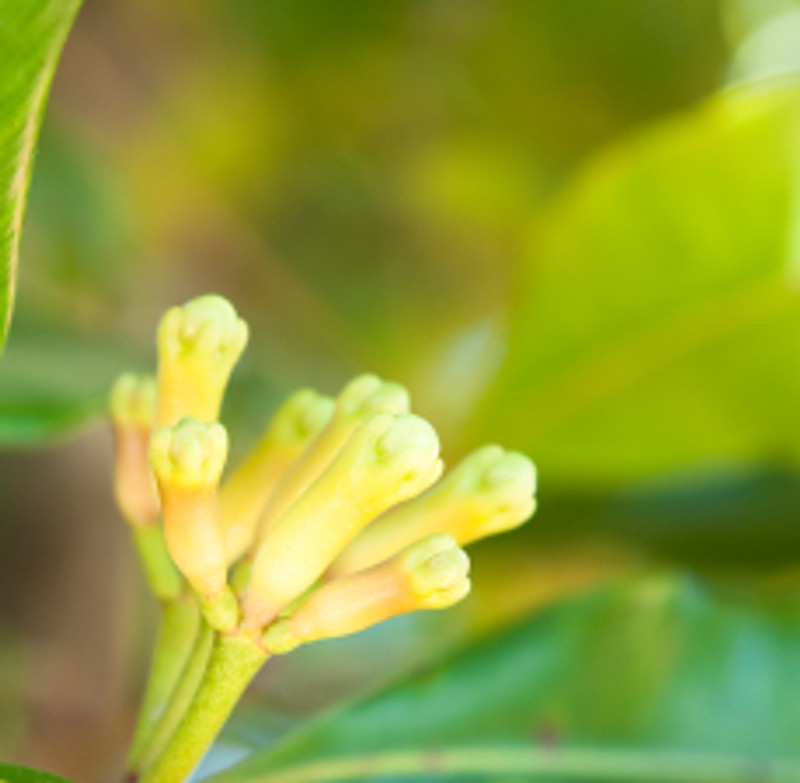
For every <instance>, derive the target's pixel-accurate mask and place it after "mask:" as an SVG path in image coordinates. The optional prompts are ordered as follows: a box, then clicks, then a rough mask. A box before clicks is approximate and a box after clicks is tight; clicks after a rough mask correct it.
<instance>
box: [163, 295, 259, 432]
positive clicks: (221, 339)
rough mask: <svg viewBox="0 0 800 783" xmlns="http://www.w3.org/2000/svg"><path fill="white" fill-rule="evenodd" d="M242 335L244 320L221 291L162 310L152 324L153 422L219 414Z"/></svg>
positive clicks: (244, 334)
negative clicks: (155, 328) (155, 365)
mask: <svg viewBox="0 0 800 783" xmlns="http://www.w3.org/2000/svg"><path fill="white" fill-rule="evenodd" d="M247 335H248V329H247V324H246V323H245V322H244V321H242V320H241V319H240V318H239V317H238V316H237V315H236V311H235V310H234V309H233V307H232V305H231V304H230V303H229V302H228V301H227V300H226V299H224V298H223V297H221V296H215V295H210V296H201V297H198V298H197V299H192V300H191V301H190V302H187V303H186V304H185V305H183V306H182V307H173V308H171V309H170V310H168V311H167V312H166V314H165V315H164V317H163V318H162V319H161V323H160V325H159V327H158V419H157V423H158V425H159V426H164V425H170V424H175V422H177V421H178V420H179V419H182V418H183V417H184V416H191V417H193V418H195V419H198V420H200V421H215V420H216V419H218V418H219V411H220V408H221V406H222V397H223V395H224V393H225V387H226V386H227V385H228V379H229V378H230V374H231V372H232V370H233V366H234V365H235V364H236V362H237V360H238V359H239V356H241V353H242V351H243V350H244V347H245V344H246V343H247Z"/></svg>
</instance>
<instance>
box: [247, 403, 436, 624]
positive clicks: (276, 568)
mask: <svg viewBox="0 0 800 783" xmlns="http://www.w3.org/2000/svg"><path fill="white" fill-rule="evenodd" d="M441 470H442V463H441V460H440V459H439V439H438V437H437V435H436V432H435V430H434V429H433V427H431V425H430V424H428V422H426V421H425V420H424V419H421V418H419V417H418V416H413V415H411V414H405V415H400V416H393V415H391V414H388V413H377V414H374V415H372V416H370V417H369V418H368V419H367V420H366V421H365V422H364V423H363V424H361V426H359V427H358V429H356V431H355V432H354V433H353V435H352V436H351V437H350V439H349V440H348V441H347V443H346V444H345V446H344V448H343V449H342V450H341V452H339V454H338V455H337V456H336V458H335V459H334V460H333V462H331V464H330V465H329V466H328V467H327V468H326V470H325V471H324V472H323V473H322V475H321V476H319V478H318V479H317V480H316V481H315V482H314V483H313V484H312V485H311V486H310V487H309V488H308V489H307V490H306V491H305V492H304V493H303V494H302V495H301V496H300V497H299V498H298V499H297V500H296V501H295V502H294V503H293V504H292V505H291V506H290V507H289V509H288V510H287V511H286V513H285V514H284V515H283V516H282V517H281V518H280V520H279V521H278V522H277V524H275V525H273V526H272V527H271V528H270V529H269V530H268V531H267V534H266V536H265V537H264V540H263V541H262V543H261V545H260V547H259V550H258V552H257V554H256V557H255V561H254V563H253V572H252V581H251V584H250V591H249V593H248V595H247V598H246V600H245V604H244V616H245V621H246V622H247V624H248V625H249V626H250V627H252V628H257V627H260V626H263V625H265V624H266V623H267V622H269V621H271V620H272V619H274V617H275V616H276V615H277V614H278V613H279V612H280V611H281V610H282V609H283V608H284V607H286V606H287V605H288V604H289V603H290V602H291V601H292V600H293V599H295V598H296V597H297V596H298V595H300V594H301V593H302V592H303V591H304V590H306V589H307V588H308V587H310V586H311V585H312V584H313V583H314V582H315V581H316V580H317V579H318V578H319V577H320V576H321V575H322V574H323V572H324V571H325V570H326V569H327V568H328V567H329V566H330V564H331V562H332V561H333V560H334V558H335V557H336V556H337V555H338V554H339V553H340V552H341V551H342V550H343V549H344V547H345V546H347V544H348V543H349V542H350V541H351V540H352V539H353V538H354V537H355V536H356V535H357V534H358V533H359V532H360V531H361V530H362V529H363V528H364V527H365V526H366V525H367V524H369V523H370V522H371V521H372V520H373V519H375V518H376V517H377V516H378V515H379V514H381V513H383V512H384V511H386V510H387V509H388V508H390V507H391V506H393V505H395V504H397V503H401V502H403V501H404V500H408V499H409V498H411V497H414V496H415V495H417V494H419V493H420V492H422V491H423V490H425V489H426V488H427V487H429V486H430V485H431V484H432V483H433V482H434V481H436V479H437V478H438V477H439V475H440V474H441Z"/></svg>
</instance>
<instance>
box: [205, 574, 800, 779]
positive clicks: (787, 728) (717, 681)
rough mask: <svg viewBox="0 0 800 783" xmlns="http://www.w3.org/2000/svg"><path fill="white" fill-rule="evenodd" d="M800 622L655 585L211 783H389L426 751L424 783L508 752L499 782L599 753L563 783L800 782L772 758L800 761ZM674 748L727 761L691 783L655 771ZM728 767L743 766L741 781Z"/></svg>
mask: <svg viewBox="0 0 800 783" xmlns="http://www.w3.org/2000/svg"><path fill="white" fill-rule="evenodd" d="M798 620H800V617H798V608H797V605H796V604H795V605H794V606H773V607H771V608H770V607H766V606H762V607H759V608H758V609H756V608H755V607H743V606H736V605H732V604H730V603H728V602H726V601H721V600H715V599H713V598H712V597H711V596H709V595H708V594H707V593H705V592H704V591H703V590H702V589H701V588H699V587H698V586H697V585H696V584H692V583H691V582H689V581H686V580H678V579H674V578H669V577H664V576H650V577H648V578H646V579H641V580H637V581H634V582H630V583H624V584H620V585H616V586H614V587H612V588H609V589H607V590H605V591H602V592H598V593H596V594H594V595H591V596H587V597H585V598H581V599H578V600H575V601H574V602H572V604H571V605H569V606H567V607H564V608H561V609H556V610H550V611H547V612H545V613H543V614H542V615H541V616H539V617H537V618H534V619H533V620H531V621H529V622H527V623H524V624H522V625H521V626H519V627H518V628H515V629H514V630H513V631H511V632H509V633H507V634H504V635H502V636H499V637H497V638H495V639H492V640H491V641H488V642H485V643H482V644H479V645H477V646H475V647H474V648H473V649H470V650H468V651H466V652H464V653H462V654H461V655H459V656H456V657H455V658H454V659H452V660H451V661H450V662H449V663H448V665H447V666H446V667H434V668H433V669H430V670H426V671H423V672H422V673H421V674H419V675H416V676H415V677H413V678H411V679H410V680H408V681H403V682H401V683H399V684H397V685H395V686H392V687H390V688H388V689H387V690H385V691H383V692H381V693H379V694H377V695H375V696H373V697H371V698H368V699H366V700H364V701H360V702H358V703H355V704H351V705H347V706H345V707H343V708H341V709H338V710H335V711H333V712H332V713H331V714H329V715H327V716H324V717H322V718H321V719H319V720H317V721H315V722H312V723H311V724H309V725H308V726H306V727H303V728H300V729H298V730H296V731H295V732H294V733H290V734H289V736H288V737H287V738H286V739H284V740H283V741H282V742H280V743H278V744H277V745H276V746H275V747H274V748H272V749H269V750H267V751H264V752H261V753H257V754H255V755H253V756H252V757H251V758H249V759H247V760H246V761H244V762H242V763H240V764H239V765H238V766H237V767H234V769H233V770H232V771H231V772H229V773H222V774H221V775H219V777H218V778H214V779H215V780H217V779H219V780H220V781H247V780H262V781H264V782H265V783H266V781H269V780H271V779H272V778H271V775H270V773H271V772H276V771H280V770H282V769H284V768H286V769H287V770H292V768H293V767H296V768H297V769H296V771H294V773H293V775H292V776H291V777H289V776H287V779H291V780H294V781H303V780H312V779H313V780H332V779H342V778H345V777H346V778H349V779H359V780H377V779H381V780H382V779H388V776H386V775H385V774H381V772H380V769H381V766H380V765H381V758H382V756H384V755H385V754H387V753H390V752H392V751H408V750H409V749H415V750H417V751H419V757H418V758H417V759H416V764H417V768H418V772H419V774H420V775H422V776H423V778H424V777H425V776H426V775H427V776H434V775H435V776H436V777H437V778H438V777H444V778H447V777H450V778H451V779H456V780H462V779H463V775H464V774H465V773H468V772H469V771H470V769H469V767H468V766H467V767H466V768H462V769H460V770H459V772H458V773H450V774H449V775H448V769H447V766H446V762H445V761H444V760H442V761H441V762H440V763H439V764H438V765H437V755H436V754H437V752H441V753H442V754H443V755H444V751H445V750H446V749H449V750H453V749H457V748H461V749H464V750H469V751H473V752H474V751H475V750H480V751H487V750H490V749H495V750H496V763H497V765H498V766H497V772H496V773H495V776H494V777H490V778H489V779H495V780H505V779H507V778H506V777H504V776H503V775H502V774H500V773H501V772H503V770H504V766H503V765H504V761H505V756H504V754H508V755H510V756H512V757H513V756H514V754H515V752H517V751H519V750H520V749H522V750H530V751H533V752H534V753H535V752H536V751H537V750H538V752H539V753H540V754H542V753H544V754H549V758H550V761H551V766H550V767H549V769H550V770H551V772H550V774H548V775H546V776H544V777H543V778H542V779H545V778H546V779H547V780H561V779H562V778H561V776H560V775H559V772H561V771H562V769H563V770H564V772H565V773H566V772H567V771H568V770H569V760H570V758H571V756H570V749H573V748H588V749H595V751H596V759H595V763H596V765H597V771H596V772H593V770H592V762H591V755H588V756H587V760H586V767H585V769H584V770H583V771H582V772H579V773H577V774H576V773H574V772H573V773H571V774H565V775H564V778H563V779H569V780H609V779H611V780H627V779H646V780H660V779H662V778H661V777H660V775H662V774H663V775H664V778H663V779H665V780H667V779H668V780H687V781H689V780H691V781H696V780H714V781H728V782H729V783H732V781H736V780H741V781H744V780H747V779H749V777H748V775H749V774H750V772H752V771H753V769H754V767H753V766H752V763H750V764H748V762H747V758H748V757H751V758H761V759H765V761H764V764H763V767H761V768H760V772H759V779H763V780H787V781H788V780H795V779H797V775H798V774H800V766H797V765H795V766H794V767H792V770H793V771H792V774H791V776H790V774H789V768H788V767H787V768H786V769H785V771H784V772H781V773H779V772H778V771H777V766H778V765H776V770H775V772H774V774H773V771H772V770H771V767H770V764H769V763H768V762H767V761H766V759H768V758H772V759H776V758H781V757H786V756H795V755H796V752H797V741H796V738H797V732H798V730H800V713H799V712H798V711H797V709H796V708H795V707H794V705H795V704H796V702H797V699H798V697H800V693H799V692H798V690H797V687H798V681H797V677H795V676H794V673H795V672H796V668H797V659H798V656H800V624H799V623H798ZM330 644H335V642H331V643H330ZM620 747H625V748H627V749H628V754H629V756H626V753H625V752H617V753H613V754H611V755H612V756H613V759H614V760H613V762H606V761H605V755H604V752H608V751H610V750H613V749H615V748H620ZM665 750H673V751H679V752H680V753H682V754H690V753H692V752H695V753H696V752H698V751H699V752H702V753H705V754H712V758H713V754H719V758H718V759H717V761H716V769H717V770H719V772H718V773H715V772H714V769H715V765H714V763H703V762H699V764H700V767H699V768H697V767H695V768H694V769H693V768H692V765H691V761H689V762H688V763H687V770H686V771H685V772H684V773H683V774H675V773H668V772H666V771H664V770H661V769H660V768H659V766H658V764H657V763H654V761H655V760H657V759H663V760H664V763H665V764H666V769H669V768H670V760H669V759H670V757H669V756H668V755H664V753H663V752H664V751H665ZM644 751H647V752H649V753H651V754H653V755H652V756H650V758H651V761H650V766H649V767H646V768H645V769H646V770H649V771H646V772H645V773H644V775H642V776H641V777H640V775H637V774H634V775H631V774H630V771H629V767H630V766H631V765H632V766H633V767H634V768H635V767H636V765H637V761H636V759H637V757H639V756H640V755H641V754H642V753H643V752H644ZM561 754H563V758H564V761H563V764H564V766H563V767H561V766H560V765H559V757H560V755H561ZM726 755H727V756H730V757H733V760H734V762H735V760H736V759H740V761H739V772H738V774H737V773H736V772H733V773H732V772H731V769H732V768H733V769H734V770H735V769H736V766H735V763H734V765H733V767H732V766H731V762H730V761H728V762H727V763H726V762H725V761H723V759H725V756H726ZM467 758H468V754H467ZM644 758H645V759H646V758H647V755H646V754H645V755H644ZM689 758H691V756H690V757H689ZM342 759H349V763H350V767H349V771H350V774H349V775H345V774H342V773H341V772H340V773H339V774H338V775H334V774H330V776H326V775H325V774H324V772H323V771H324V770H325V765H324V764H321V763H319V762H331V761H336V760H342ZM306 765H308V772H305V773H304V769H305V767H306ZM317 765H318V766H317ZM615 767H616V768H615ZM703 768H705V771H704V770H703ZM335 769H336V767H335V766H332V767H331V773H333V771H334V770H335ZM312 770H317V771H318V773H319V774H318V776H314V775H313V774H312ZM475 771H478V772H481V771H483V772H491V771H492V770H491V767H490V768H489V769H488V770H481V768H480V767H479V766H477V767H476V768H475ZM276 779H277V777H276ZM481 779H482V778H481ZM526 779H534V778H533V777H530V778H527V777H526ZM535 779H538V778H535Z"/></svg>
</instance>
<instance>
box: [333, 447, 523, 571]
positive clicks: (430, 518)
mask: <svg viewBox="0 0 800 783" xmlns="http://www.w3.org/2000/svg"><path fill="white" fill-rule="evenodd" d="M535 491H536V468H535V467H534V465H533V463H532V462H531V461H530V460H529V459H528V458H527V457H526V456H525V455H523V454H519V453H517V452H508V451H505V450H503V449H502V448H501V447H500V446H484V447H483V448H480V449H478V450H477V451H474V452H472V453H471V454H469V455H468V456H466V457H465V458H464V459H463V460H462V461H461V462H460V463H459V464H458V465H456V467H455V468H453V469H452V470H451V471H450V472H449V473H447V475H445V477H444V479H442V481H440V482H439V483H438V484H437V485H436V486H434V487H433V488H431V489H430V490H429V491H428V492H426V493H425V494H424V495H421V496H420V497H418V498H415V499H414V500H412V501H410V502H409V503H406V504H405V505H403V506H400V507H399V508H395V509H392V510H391V511H389V512H388V513H387V514H385V515H384V516H383V517H381V518H380V519H378V520H377V521H376V522H375V523H373V524H372V525H370V526H369V527H368V528H367V529H366V530H365V531H364V532H363V533H361V534H360V535H359V536H358V538H356V539H355V540H354V541H353V542H352V544H350V546H349V547H348V548H347V549H346V550H345V551H344V552H343V553H342V555H341V556H340V557H339V558H338V559H337V560H336V562H335V563H334V564H333V566H332V567H331V569H330V572H329V575H330V576H332V577H335V576H341V575H342V574H348V573H352V572H354V571H360V570H362V569H364V568H368V567H369V566H371V565H374V564H375V563H379V562H381V561H382V560H385V559H386V558H387V557H391V556H392V555H393V554H394V553H396V552H399V551H400V550H401V549H402V548H403V547H405V546H408V544H410V543H411V542H412V541H416V540H418V539H420V538H422V537H423V536H425V535H428V534H429V533H433V532H441V533H447V534H449V535H451V536H453V538H455V540H456V541H458V543H459V545H461V546H466V545H467V544H469V543H471V542H473V541H476V540H478V539H480V538H485V537H486V536H490V535H494V534H496V533H501V532H503V531H506V530H510V529H512V528H514V527H517V526H518V525H520V524H521V523H522V522H524V521H525V520H526V519H528V518H529V517H530V516H531V514H532V513H533V512H534V510H535V507H536V501H535V498H534V493H535Z"/></svg>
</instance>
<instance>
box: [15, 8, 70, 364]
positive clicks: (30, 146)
mask: <svg viewBox="0 0 800 783" xmlns="http://www.w3.org/2000/svg"><path fill="white" fill-rule="evenodd" d="M79 6H80V0H49V1H48V0H15V2H13V3H6V4H5V5H4V7H3V20H2V24H0V116H2V117H3V123H2V126H0V237H2V239H0V348H1V347H2V346H3V345H4V344H5V340H6V336H7V334H8V327H9V323H10V318H11V310H12V306H13V300H14V282H15V276H16V266H17V255H18V251H19V237H20V231H21V229H22V217H23V214H24V210H25V197H26V195H27V190H28V182H29V180H30V175H31V167H32V165H33V152H34V147H35V144H36V137H37V134H38V131H39V123H40V120H41V116H42V111H43V110H44V104H45V100H46V98H47V92H48V89H49V87H50V82H51V80H52V78H53V73H54V71H55V67H56V62H57V60H58V55H59V52H60V51H61V47H62V46H63V44H64V40H65V39H66V36H67V33H68V31H69V28H70V26H71V24H72V20H73V19H74V17H75V14H76V13H77V11H78V7H79Z"/></svg>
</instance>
